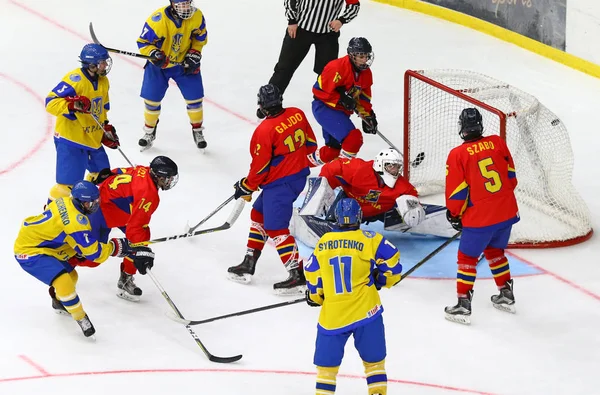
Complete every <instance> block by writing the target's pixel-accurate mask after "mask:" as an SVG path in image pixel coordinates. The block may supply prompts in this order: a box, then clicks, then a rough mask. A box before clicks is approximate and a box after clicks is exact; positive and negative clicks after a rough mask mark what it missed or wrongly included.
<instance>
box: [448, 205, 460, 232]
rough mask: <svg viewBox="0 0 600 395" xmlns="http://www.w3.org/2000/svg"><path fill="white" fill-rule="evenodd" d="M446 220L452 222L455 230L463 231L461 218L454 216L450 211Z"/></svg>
mask: <svg viewBox="0 0 600 395" xmlns="http://www.w3.org/2000/svg"><path fill="white" fill-rule="evenodd" d="M446 219H447V220H448V222H450V225H452V227H453V228H454V230H462V228H463V226H462V221H461V220H460V217H455V216H453V215H452V213H451V212H450V210H446Z"/></svg>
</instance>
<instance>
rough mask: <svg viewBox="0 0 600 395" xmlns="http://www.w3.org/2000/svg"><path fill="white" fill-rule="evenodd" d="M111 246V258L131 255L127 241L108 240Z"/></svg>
mask: <svg viewBox="0 0 600 395" xmlns="http://www.w3.org/2000/svg"><path fill="white" fill-rule="evenodd" d="M109 243H111V244H112V245H113V252H112V254H110V255H111V256H116V257H119V258H123V257H125V256H127V255H130V254H131V253H132V250H131V246H130V245H129V240H127V239H125V238H122V239H110V242H109Z"/></svg>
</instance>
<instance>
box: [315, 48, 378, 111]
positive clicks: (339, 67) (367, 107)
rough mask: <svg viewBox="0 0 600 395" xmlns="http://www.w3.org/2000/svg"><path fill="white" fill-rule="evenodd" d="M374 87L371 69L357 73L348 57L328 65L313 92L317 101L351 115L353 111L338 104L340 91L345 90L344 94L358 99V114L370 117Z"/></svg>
mask: <svg viewBox="0 0 600 395" xmlns="http://www.w3.org/2000/svg"><path fill="white" fill-rule="evenodd" d="M372 85H373V74H372V73H371V69H366V70H362V71H360V72H357V71H356V70H355V68H354V66H353V65H352V61H351V60H350V57H349V56H348V55H346V56H344V57H342V58H339V59H336V60H332V61H331V62H329V63H327V66H325V68H324V69H323V72H322V73H321V75H319V77H318V78H317V82H315V84H314V86H313V89H312V91H313V96H314V97H315V99H317V100H320V101H322V102H323V103H325V104H326V105H327V106H329V107H331V108H334V109H336V110H339V111H343V112H345V113H346V114H348V115H350V114H352V111H348V110H346V109H344V107H342V106H340V105H339V104H338V102H339V100H340V92H339V90H340V89H342V88H343V91H344V92H350V93H351V96H353V97H354V98H355V99H356V101H357V103H358V105H357V110H358V112H359V113H360V114H361V115H363V116H368V115H369V114H370V113H371V111H372V109H373V107H372V106H371V86H372Z"/></svg>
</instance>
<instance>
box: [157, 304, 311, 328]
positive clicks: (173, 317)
mask: <svg viewBox="0 0 600 395" xmlns="http://www.w3.org/2000/svg"><path fill="white" fill-rule="evenodd" d="M305 301H306V298H300V299H293V300H289V301H287V302H281V303H275V304H270V305H267V306H262V307H257V308H254V309H250V310H243V311H238V312H236V313H230V314H225V315H220V316H218V317H212V318H207V319H205V320H196V321H192V320H186V319H185V318H180V317H177V316H176V315H174V314H171V313H167V314H166V315H167V317H169V318H170V319H171V320H173V321H175V322H177V323H180V324H183V325H186V326H191V325H201V324H207V323H209V322H213V321H218V320H223V319H225V318H231V317H239V316H242V315H246V314H253V313H258V312H260V311H265V310H271V309H277V308H279V307H285V306H291V305H293V304H297V303H302V302H305Z"/></svg>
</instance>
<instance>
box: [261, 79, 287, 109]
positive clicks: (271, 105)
mask: <svg viewBox="0 0 600 395" xmlns="http://www.w3.org/2000/svg"><path fill="white" fill-rule="evenodd" d="M256 96H257V97H258V105H259V106H260V110H261V111H262V112H263V114H265V115H275V114H277V113H279V112H281V110H282V108H283V107H282V103H283V97H282V96H281V91H280V90H279V88H278V87H277V86H276V85H273V84H268V85H263V86H261V87H260V89H259V90H258V94H257V95H256Z"/></svg>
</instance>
